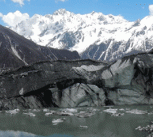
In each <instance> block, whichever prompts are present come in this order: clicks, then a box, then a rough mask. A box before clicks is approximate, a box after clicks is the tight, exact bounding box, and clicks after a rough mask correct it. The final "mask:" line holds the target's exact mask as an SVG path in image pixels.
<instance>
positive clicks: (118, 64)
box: [0, 52, 153, 109]
mask: <svg viewBox="0 0 153 137" xmlns="http://www.w3.org/2000/svg"><path fill="white" fill-rule="evenodd" d="M152 75H153V54H152V52H149V53H141V54H137V55H131V56H127V57H124V58H122V59H119V60H117V61H115V62H113V63H110V64H107V63H103V62H97V61H92V60H77V61H63V60H61V61H60V60H58V61H51V62H50V61H45V62H39V63H34V64H32V65H30V66H24V67H21V68H19V69H16V70H14V71H8V72H5V73H2V74H1V76H0V108H1V109H14V108H19V107H21V108H43V107H80V106H102V105H126V104H128V105H131V104H153V92H152V89H153V77H152Z"/></svg>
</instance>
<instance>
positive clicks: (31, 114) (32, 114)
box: [23, 113, 36, 117]
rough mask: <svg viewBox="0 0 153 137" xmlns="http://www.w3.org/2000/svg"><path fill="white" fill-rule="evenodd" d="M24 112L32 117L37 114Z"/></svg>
mask: <svg viewBox="0 0 153 137" xmlns="http://www.w3.org/2000/svg"><path fill="white" fill-rule="evenodd" d="M23 114H25V115H28V116H30V117H35V116H36V115H35V114H34V113H23Z"/></svg>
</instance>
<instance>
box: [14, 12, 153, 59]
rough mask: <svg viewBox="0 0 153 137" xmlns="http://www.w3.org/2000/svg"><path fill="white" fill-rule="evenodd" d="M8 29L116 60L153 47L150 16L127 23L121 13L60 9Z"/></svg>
mask: <svg viewBox="0 0 153 137" xmlns="http://www.w3.org/2000/svg"><path fill="white" fill-rule="evenodd" d="M11 29H12V30H14V31H16V32H17V33H19V34H20V35H23V36H24V37H26V38H28V39H31V40H32V41H34V42H36V43H37V44H39V45H42V46H48V47H53V48H58V49H69V50H71V51H74V50H76V51H78V53H79V54H80V55H81V56H82V58H92V59H98V60H115V59H117V58H120V57H122V56H124V55H128V54H133V53H136V52H143V51H148V50H150V49H152V47H153V45H152V43H153V16H151V15H150V16H146V17H145V18H143V19H142V20H137V21H135V22H130V21H127V20H125V19H124V18H123V17H122V16H114V15H111V14H109V15H104V14H102V13H97V12H92V13H90V14H84V15H81V14H74V13H72V12H69V11H66V10H65V9H60V10H58V11H55V12H54V13H53V14H52V15H51V14H48V15H45V16H42V15H38V14H36V15H34V16H33V17H31V18H30V19H28V20H26V21H22V22H20V23H19V24H18V25H16V27H12V28H11Z"/></svg>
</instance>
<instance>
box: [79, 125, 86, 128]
mask: <svg viewBox="0 0 153 137" xmlns="http://www.w3.org/2000/svg"><path fill="white" fill-rule="evenodd" d="M80 128H85V129H87V128H88V126H81V125H80Z"/></svg>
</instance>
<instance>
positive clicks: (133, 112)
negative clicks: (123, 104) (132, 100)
mask: <svg viewBox="0 0 153 137" xmlns="http://www.w3.org/2000/svg"><path fill="white" fill-rule="evenodd" d="M126 113H131V114H146V113H147V112H146V111H142V110H137V109H132V110H129V111H126Z"/></svg>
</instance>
